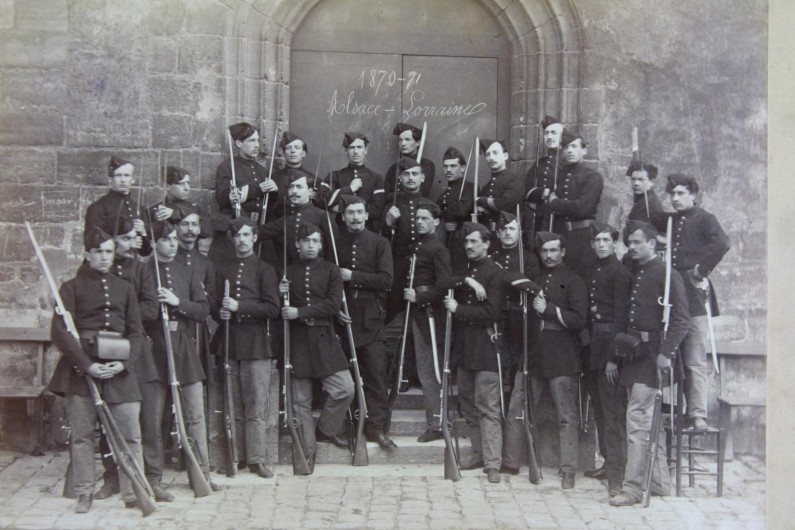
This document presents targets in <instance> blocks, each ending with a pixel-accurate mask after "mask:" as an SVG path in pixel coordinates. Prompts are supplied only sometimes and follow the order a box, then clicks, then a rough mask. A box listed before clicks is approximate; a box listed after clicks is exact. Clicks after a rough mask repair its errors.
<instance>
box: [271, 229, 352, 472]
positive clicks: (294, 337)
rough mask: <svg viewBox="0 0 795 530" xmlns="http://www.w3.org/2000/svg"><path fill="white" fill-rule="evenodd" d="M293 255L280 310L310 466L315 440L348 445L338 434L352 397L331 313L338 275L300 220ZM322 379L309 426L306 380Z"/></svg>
mask: <svg viewBox="0 0 795 530" xmlns="http://www.w3.org/2000/svg"><path fill="white" fill-rule="evenodd" d="M295 246H296V248H297V251H298V259H297V260H296V261H295V262H293V263H292V264H291V265H289V266H288V267H287V272H286V274H285V277H284V278H283V279H282V280H281V282H279V293H280V294H281V295H282V296H283V295H285V294H288V293H289V305H287V304H285V305H284V306H283V307H282V310H281V315H282V318H283V319H284V320H287V321H289V323H290V346H291V350H290V352H291V358H290V360H291V363H292V365H293V374H294V382H293V391H294V393H295V394H294V396H293V415H294V417H295V418H297V421H298V426H301V427H303V428H302V429H299V430H300V431H302V433H303V437H304V447H305V449H306V457H307V460H308V461H309V466H310V469H314V463H315V455H316V454H317V442H328V443H331V444H333V445H336V446H337V447H340V448H344V449H346V450H347V449H348V442H347V440H344V439H342V438H340V437H339V436H338V433H339V431H340V427H341V426H342V421H343V420H344V419H345V411H346V410H347V409H348V406H349V405H350V404H351V401H353V394H354V385H353V378H352V377H351V372H350V370H349V363H348V359H347V358H346V357H345V353H343V351H342V347H341V346H340V343H339V340H338V339H337V336H336V335H335V333H334V325H333V324H334V318H335V317H336V316H337V314H338V313H339V310H340V307H341V306H342V289H343V286H342V276H341V274H340V269H339V267H337V266H336V265H335V264H333V263H331V262H329V261H326V260H324V259H323V258H322V257H321V255H320V251H321V249H322V247H323V238H322V235H321V231H320V228H319V227H318V226H317V225H315V224H312V223H302V224H301V226H300V227H299V228H298V231H297V232H296V241H295ZM315 379H319V380H320V381H321V382H322V385H323V390H324V391H325V392H326V394H327V395H326V401H325V404H324V406H323V410H322V411H321V413H320V418H319V419H318V422H317V427H316V428H314V429H313V428H312V424H313V419H312V384H313V381H314V380H315Z"/></svg>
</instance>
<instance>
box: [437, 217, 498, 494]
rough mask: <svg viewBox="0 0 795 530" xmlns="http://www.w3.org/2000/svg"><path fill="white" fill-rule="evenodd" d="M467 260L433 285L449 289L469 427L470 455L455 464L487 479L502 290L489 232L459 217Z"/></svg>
mask: <svg viewBox="0 0 795 530" xmlns="http://www.w3.org/2000/svg"><path fill="white" fill-rule="evenodd" d="M464 231H465V233H466V236H465V238H464V241H465V247H466V251H467V258H468V260H469V263H468V264H467V268H465V269H461V270H459V271H456V272H455V273H454V274H453V275H452V276H450V277H448V278H440V279H439V281H437V282H436V288H437V289H438V290H441V291H447V290H448V289H453V290H454V291H453V296H450V295H449V294H448V295H447V296H445V298H444V306H445V308H446V309H447V311H449V312H450V313H452V317H453V326H454V327H453V338H452V340H453V346H452V350H451V351H453V352H455V355H456V358H455V360H454V364H455V366H456V368H457V377H458V396H459V400H460V404H461V413H462V414H463V416H464V419H465V420H466V422H467V426H468V427H469V429H470V441H471V443H472V458H471V460H470V461H468V462H462V464H461V469H464V470H467V469H478V468H483V470H484V472H485V473H486V474H487V475H488V480H489V482H491V483H497V482H499V481H500V471H499V470H500V467H502V420H503V413H502V410H501V405H500V404H501V400H500V393H501V392H502V378H501V377H500V373H499V372H500V371H499V363H498V360H497V359H498V355H499V352H498V347H497V344H496V341H495V340H494V339H495V338H496V337H495V335H496V333H497V329H496V327H497V322H498V321H499V318H500V304H501V303H502V299H503V294H502V289H503V276H502V269H501V268H500V266H499V265H497V264H496V263H495V262H494V261H493V260H492V259H491V258H489V256H488V253H489V247H490V245H491V233H490V232H489V230H488V229H487V228H486V227H485V226H483V225H481V224H478V223H472V222H467V223H464Z"/></svg>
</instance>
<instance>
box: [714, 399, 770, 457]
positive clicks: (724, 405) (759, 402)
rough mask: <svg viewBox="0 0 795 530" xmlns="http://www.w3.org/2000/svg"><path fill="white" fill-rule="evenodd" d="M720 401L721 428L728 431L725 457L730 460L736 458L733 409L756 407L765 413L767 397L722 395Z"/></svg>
mask: <svg viewBox="0 0 795 530" xmlns="http://www.w3.org/2000/svg"><path fill="white" fill-rule="evenodd" d="M718 403H720V420H719V421H720V423H719V425H720V428H721V429H722V430H723V431H724V432H725V433H726V441H725V443H724V445H725V446H726V448H725V458H726V460H728V461H731V460H733V459H734V423H733V422H732V410H734V408H735V407H754V408H761V409H763V410H762V411H761V412H762V414H764V408H765V398H763V397H733V396H721V397H719V398H718Z"/></svg>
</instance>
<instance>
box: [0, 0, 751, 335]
mask: <svg viewBox="0 0 795 530" xmlns="http://www.w3.org/2000/svg"><path fill="white" fill-rule="evenodd" d="M321 1H322V0H321ZM351 1H352V2H361V1H362V0H351ZM316 3H317V0H70V1H67V0H36V1H30V0H0V321H2V322H3V325H41V324H44V323H46V321H47V320H48V319H49V315H50V312H49V307H50V304H49V295H48V292H47V288H46V285H45V282H44V280H43V278H42V276H41V273H40V271H39V268H38V265H37V264H36V262H35V261H34V260H33V259H32V257H33V252H32V248H31V247H30V245H29V244H28V242H27V236H26V234H25V231H24V227H23V225H22V222H23V221H24V220H25V219H27V220H30V221H31V222H32V223H33V225H34V228H35V231H36V234H37V236H38V237H39V240H40V242H41V243H42V245H43V246H44V249H45V254H46V255H47V257H48V259H49V261H50V265H51V267H52V268H53V272H54V273H55V276H56V278H67V277H70V276H71V275H72V274H73V272H74V270H75V268H76V266H77V265H78V263H79V261H80V254H81V251H82V244H81V228H82V225H83V214H84V211H85V208H86V206H87V205H88V204H89V203H90V202H92V201H93V200H94V199H95V198H96V197H98V196H99V195H101V194H102V193H104V191H105V188H106V178H105V164H106V162H107V159H108V157H109V155H111V154H118V155H121V156H123V157H125V158H128V159H130V160H131V161H132V162H133V163H135V164H136V165H137V166H138V168H137V174H138V179H139V181H140V182H141V183H142V184H143V186H144V201H143V202H144V203H147V204H149V203H153V202H155V201H156V200H157V199H158V198H159V196H160V194H161V193H162V190H161V189H160V188H159V184H158V178H157V175H158V168H159V167H161V166H162V165H164V164H165V163H166V162H168V163H170V164H178V165H181V166H183V167H185V168H186V169H188V170H189V171H190V173H191V175H192V177H193V181H192V183H193V185H194V187H195V188H196V190H195V191H194V194H195V197H196V198H197V199H199V200H201V201H202V202H204V203H205V204H207V205H211V204H212V203H214V201H213V199H212V194H211V191H210V190H211V188H212V186H213V176H214V171H215V167H216V166H217V164H218V163H219V161H220V160H221V159H222V158H223V156H224V145H223V133H222V130H223V127H224V124H225V123H226V122H227V121H229V122H234V121H237V120H239V119H247V120H250V121H253V122H255V123H257V124H259V125H262V126H263V137H264V138H270V137H271V136H272V134H273V128H274V127H275V123H276V121H282V123H285V122H286V123H288V124H289V116H288V115H287V114H288V109H289V97H290V90H289V88H290V87H289V83H290V66H289V60H290V53H289V52H290V41H291V38H292V35H293V33H294V31H295V30H296V28H297V27H298V26H299V25H300V20H301V19H302V18H303V17H304V16H305V15H306V13H307V12H308V11H309V10H310V9H311V8H312V7H313V6H314V5H315V4H316ZM482 3H483V4H484V5H485V6H486V7H487V8H488V10H489V11H490V12H491V13H493V14H494V16H495V17H496V18H497V19H498V20H499V22H500V25H501V27H503V28H504V30H505V32H506V35H507V37H508V39H509V40H510V42H511V44H512V47H513V52H512V53H513V57H512V76H511V94H512V95H511V109H512V110H511V119H510V124H511V129H510V135H511V145H512V159H513V166H514V168H515V169H517V170H522V171H523V170H524V169H525V168H526V167H527V165H528V164H529V163H530V162H531V161H532V160H533V159H534V157H535V152H534V147H533V145H534V142H535V134H536V133H535V127H534V124H535V123H537V122H538V119H539V118H540V117H541V116H543V115H544V114H545V113H553V114H558V115H561V116H563V117H564V119H565V120H566V121H567V122H568V123H569V124H570V125H572V126H575V127H577V128H579V129H581V130H582V131H583V132H584V134H585V135H586V137H587V138H588V139H589V140H590V141H591V143H592V147H591V148H590V150H589V158H590V159H591V162H592V163H593V164H595V165H598V167H599V169H600V171H601V172H602V173H603V174H604V175H605V178H606V182H607V187H606V192H605V195H604V197H603V201H602V202H603V204H602V207H601V215H602V216H603V218H604V219H606V220H609V221H611V222H613V223H617V222H618V221H619V220H623V217H622V216H623V215H625V214H626V212H627V211H628V209H629V205H630V204H629V201H630V197H629V194H628V191H627V190H628V183H627V179H626V177H624V169H625V167H626V164H627V162H628V161H629V158H630V131H631V128H632V127H633V126H637V127H639V128H640V142H641V149H642V152H643V155H644V158H645V159H647V160H649V161H652V162H654V163H656V164H657V165H658V166H659V167H660V169H661V174H662V175H665V174H668V173H671V172H674V171H683V172H687V173H691V174H694V175H696V176H697V177H698V178H699V181H700V182H701V184H702V187H703V189H704V198H703V203H704V205H705V207H706V208H707V209H708V210H710V211H712V212H714V213H715V214H716V215H717V216H718V218H719V220H720V221H721V223H722V224H723V226H724V228H725V229H726V230H727V232H728V233H729V235H730V237H731V239H732V244H733V248H732V250H731V251H730V252H729V254H728V255H727V256H726V258H725V259H724V261H723V263H722V264H721V266H720V267H718V269H717V270H716V273H715V274H714V280H715V284H716V287H717V289H718V291H719V296H720V300H721V310H722V313H723V316H722V317H721V318H720V319H718V322H717V324H718V335H719V340H722V341H762V340H764V334H765V322H766V307H765V298H766V261H765V256H766V252H767V248H766V237H765V233H766V216H765V212H766V209H767V203H766V191H767V175H766V165H765V161H766V157H767V153H766V126H767V116H766V90H767V82H766V66H767V59H766V57H767V56H766V42H767V5H766V2H765V1H764V0H751V1H742V2H741V1H734V2H726V1H725V0H703V1H701V2H691V1H687V0H662V1H660V2H655V3H654V4H653V5H651V4H649V3H648V2H646V1H644V0H621V2H604V1H602V0H545V1H540V0H483V2H482ZM409 8H410V7H409V6H407V9H409ZM454 20H455V18H454V14H451V15H450V19H449V20H446V21H440V23H444V24H454ZM380 27H381V30H383V31H401V28H390V27H389V26H388V25H382V26H380ZM528 28H529V29H528ZM533 28H535V29H533ZM343 29H344V28H341V31H342V30H343ZM662 180H663V179H660V182H659V183H658V191H660V188H661V186H662ZM134 193H136V192H134Z"/></svg>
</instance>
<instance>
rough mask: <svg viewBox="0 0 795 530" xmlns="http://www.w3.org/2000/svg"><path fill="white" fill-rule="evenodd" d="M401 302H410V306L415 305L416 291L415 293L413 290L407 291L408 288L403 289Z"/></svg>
mask: <svg viewBox="0 0 795 530" xmlns="http://www.w3.org/2000/svg"><path fill="white" fill-rule="evenodd" d="M403 300H405V301H407V302H411V303H412V304H416V303H417V291H415V290H414V289H409V288H408V287H407V288H405V289H403Z"/></svg>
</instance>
